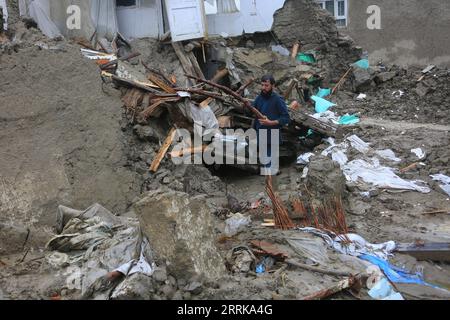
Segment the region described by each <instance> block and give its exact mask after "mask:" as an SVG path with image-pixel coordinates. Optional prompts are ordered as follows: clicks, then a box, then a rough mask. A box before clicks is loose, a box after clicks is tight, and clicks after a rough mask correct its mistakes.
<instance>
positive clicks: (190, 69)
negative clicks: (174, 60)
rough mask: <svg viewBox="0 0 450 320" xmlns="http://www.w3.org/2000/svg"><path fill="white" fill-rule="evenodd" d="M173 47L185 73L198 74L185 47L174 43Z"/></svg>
mask: <svg viewBox="0 0 450 320" xmlns="http://www.w3.org/2000/svg"><path fill="white" fill-rule="evenodd" d="M172 47H173V49H174V50H175V53H176V55H177V57H178V60H180V63H181V66H182V67H183V70H184V72H186V73H187V74H197V72H196V71H195V70H194V66H193V65H192V63H191V61H190V59H189V58H188V57H187V56H186V55H185V52H184V49H183V46H182V45H181V43H180V42H172Z"/></svg>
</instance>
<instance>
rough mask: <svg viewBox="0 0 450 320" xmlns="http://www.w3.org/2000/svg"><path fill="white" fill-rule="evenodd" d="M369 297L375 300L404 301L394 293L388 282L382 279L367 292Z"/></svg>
mask: <svg viewBox="0 0 450 320" xmlns="http://www.w3.org/2000/svg"><path fill="white" fill-rule="evenodd" d="M368 294H369V296H371V297H372V298H374V299H376V300H405V299H403V297H402V295H401V294H400V293H398V292H396V291H395V289H394V287H392V285H391V284H390V283H389V281H388V280H387V279H386V278H385V277H383V278H382V279H381V280H380V281H378V282H377V283H376V284H375V285H374V286H373V287H372V288H371V289H370V290H369V292H368Z"/></svg>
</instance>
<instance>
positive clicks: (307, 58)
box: [297, 53, 316, 64]
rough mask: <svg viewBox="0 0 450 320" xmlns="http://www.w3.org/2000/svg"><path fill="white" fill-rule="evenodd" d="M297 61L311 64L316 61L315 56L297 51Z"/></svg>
mask: <svg viewBox="0 0 450 320" xmlns="http://www.w3.org/2000/svg"><path fill="white" fill-rule="evenodd" d="M297 61H300V62H304V63H309V64H312V63H316V58H315V57H314V55H313V54H311V53H299V54H298V55H297Z"/></svg>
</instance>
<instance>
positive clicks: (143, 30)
mask: <svg viewBox="0 0 450 320" xmlns="http://www.w3.org/2000/svg"><path fill="white" fill-rule="evenodd" d="M137 3H138V5H137V6H135V7H118V8H117V20H118V22H119V31H120V33H121V34H122V35H124V36H125V37H127V38H129V39H136V38H145V37H151V38H158V37H159V35H160V34H163V33H164V32H163V31H162V30H160V29H161V23H162V10H161V8H160V6H159V5H158V4H159V3H160V0H138V1H137Z"/></svg>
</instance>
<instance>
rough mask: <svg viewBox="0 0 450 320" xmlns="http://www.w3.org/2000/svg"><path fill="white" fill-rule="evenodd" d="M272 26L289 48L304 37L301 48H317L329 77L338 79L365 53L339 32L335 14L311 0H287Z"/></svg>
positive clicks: (314, 49) (316, 51)
mask: <svg viewBox="0 0 450 320" xmlns="http://www.w3.org/2000/svg"><path fill="white" fill-rule="evenodd" d="M272 30H273V32H274V34H275V35H276V36H277V38H278V39H279V40H280V41H281V43H282V44H283V45H284V46H286V47H288V48H291V47H292V46H293V45H294V43H295V42H296V41H300V43H301V48H300V50H301V51H310V50H313V51H315V53H316V58H317V59H318V60H321V68H322V69H323V70H326V71H327V73H328V77H329V79H326V80H329V81H331V82H334V83H336V82H337V81H338V80H339V78H340V77H341V76H342V74H343V73H344V72H345V70H346V69H348V63H349V62H354V61H356V60H358V59H359V58H360V56H361V55H362V50H361V48H359V47H356V46H355V44H354V42H353V40H352V39H350V38H349V37H345V36H342V35H340V34H339V32H338V29H337V27H336V24H335V20H334V17H332V16H331V15H329V14H328V13H327V12H326V11H325V10H321V9H320V8H319V7H318V6H317V4H316V3H314V2H313V1H311V0H295V1H294V0H287V1H286V2H285V4H284V6H283V8H281V9H280V10H278V11H277V12H276V13H275V15H274V25H273V28H272Z"/></svg>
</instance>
